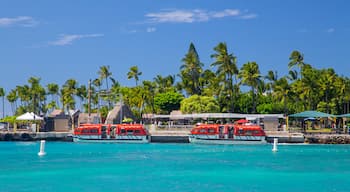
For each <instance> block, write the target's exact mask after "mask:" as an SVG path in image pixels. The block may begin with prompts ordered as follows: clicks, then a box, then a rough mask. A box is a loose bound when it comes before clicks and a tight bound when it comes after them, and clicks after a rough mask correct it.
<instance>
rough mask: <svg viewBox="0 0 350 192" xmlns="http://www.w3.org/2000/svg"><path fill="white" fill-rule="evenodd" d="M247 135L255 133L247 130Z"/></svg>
mask: <svg viewBox="0 0 350 192" xmlns="http://www.w3.org/2000/svg"><path fill="white" fill-rule="evenodd" d="M245 135H247V136H250V135H253V132H252V131H251V130H247V131H246V132H245Z"/></svg>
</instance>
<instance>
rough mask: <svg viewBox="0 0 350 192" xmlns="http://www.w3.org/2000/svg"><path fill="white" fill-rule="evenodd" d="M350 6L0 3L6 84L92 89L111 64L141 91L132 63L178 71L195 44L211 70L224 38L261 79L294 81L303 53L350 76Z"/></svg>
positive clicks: (330, 1)
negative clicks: (293, 60) (69, 84)
mask: <svg viewBox="0 0 350 192" xmlns="http://www.w3.org/2000/svg"><path fill="white" fill-rule="evenodd" d="M349 8H350V1H347V0H319V1H316V0H283V1H281V0H226V1H225V0H216V1H213V0H177V1H168V0H128V1H119V0H104V1H97V0H90V1H85V0H74V1H71V0H60V1H58V0H56V1H53V0H52V1H47V0H35V1H34V0H26V1H19V0H0V69H1V75H0V87H3V88H5V91H6V92H7V93H8V92H9V91H10V90H11V89H13V88H15V87H16V85H24V84H27V80H28V79H29V78H30V77H32V76H33V77H40V78H41V84H42V85H46V84H48V83H57V84H59V85H62V84H64V82H65V81H66V80H67V79H70V78H74V79H76V80H77V81H78V82H79V83H80V84H87V83H88V80H89V79H95V78H97V77H98V74H97V72H98V70H99V67H100V66H103V65H108V66H110V70H111V72H112V74H113V77H114V78H115V79H116V80H117V81H119V82H120V83H121V85H123V86H134V85H135V81H134V80H128V79H127V72H128V71H129V69H130V67H131V66H134V65H136V66H138V68H139V71H141V72H142V75H141V76H140V80H141V81H142V80H152V79H153V78H154V77H155V76H156V75H158V74H160V75H162V76H167V75H176V74H177V73H178V72H179V68H180V66H181V64H182V62H181V59H182V58H183V57H184V55H185V54H186V52H187V51H188V47H189V44H190V43H191V42H193V43H194V45H195V47H196V49H197V52H198V54H199V56H200V59H201V61H202V62H203V63H204V68H208V69H210V64H211V63H213V61H214V60H213V59H212V58H211V57H210V55H211V54H213V53H214V51H213V48H214V47H215V46H216V45H217V44H218V43H220V42H225V43H226V44H227V47H228V50H229V52H230V53H233V54H234V55H235V56H237V59H238V67H239V68H240V67H241V66H242V65H243V64H244V63H246V62H248V61H255V62H257V63H258V64H259V67H260V71H261V73H262V74H263V75H264V74H266V73H267V71H268V70H276V71H277V72H278V75H279V76H280V77H281V76H283V75H286V74H287V72H288V61H289V55H290V53H291V52H292V51H293V50H298V51H300V52H302V53H303V54H304V61H305V62H306V63H308V64H311V65H312V66H313V67H315V68H329V67H332V68H334V69H335V71H336V72H337V73H338V74H339V75H344V76H348V77H349V76H350V75H349V72H350V67H349V64H348V58H347V55H348V54H349V48H348V47H349V45H350V12H349V11H348V9H349ZM9 111H10V109H9V107H7V109H6V113H9Z"/></svg>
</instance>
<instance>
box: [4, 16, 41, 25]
mask: <svg viewBox="0 0 350 192" xmlns="http://www.w3.org/2000/svg"><path fill="white" fill-rule="evenodd" d="M38 23H39V22H38V21H36V20H35V19H34V18H32V17H28V16H18V17H13V18H8V17H3V18H0V27H10V26H22V27H34V26H35V25H37V24H38Z"/></svg>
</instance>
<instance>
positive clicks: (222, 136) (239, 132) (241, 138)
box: [189, 124, 266, 144]
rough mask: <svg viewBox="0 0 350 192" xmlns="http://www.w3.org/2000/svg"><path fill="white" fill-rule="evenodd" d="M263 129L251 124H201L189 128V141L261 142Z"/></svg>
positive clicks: (263, 136) (210, 142)
mask: <svg viewBox="0 0 350 192" xmlns="http://www.w3.org/2000/svg"><path fill="white" fill-rule="evenodd" d="M265 136H266V134H265V132H264V130H263V129H262V128H261V127H260V126H258V125H251V124H226V125H219V124H201V125H197V126H196V127H194V128H193V129H192V130H191V134H190V136H189V140H190V142H191V143H203V144H263V143H266V139H265Z"/></svg>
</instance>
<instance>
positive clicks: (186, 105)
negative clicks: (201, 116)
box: [181, 95, 220, 113]
mask: <svg viewBox="0 0 350 192" xmlns="http://www.w3.org/2000/svg"><path fill="white" fill-rule="evenodd" d="M219 111H220V108H219V104H218V102H217V100H216V99H215V98H214V97H208V96H199V95H192V96H191V97H189V98H186V99H183V100H182V101H181V112H183V113H217V112H219Z"/></svg>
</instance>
